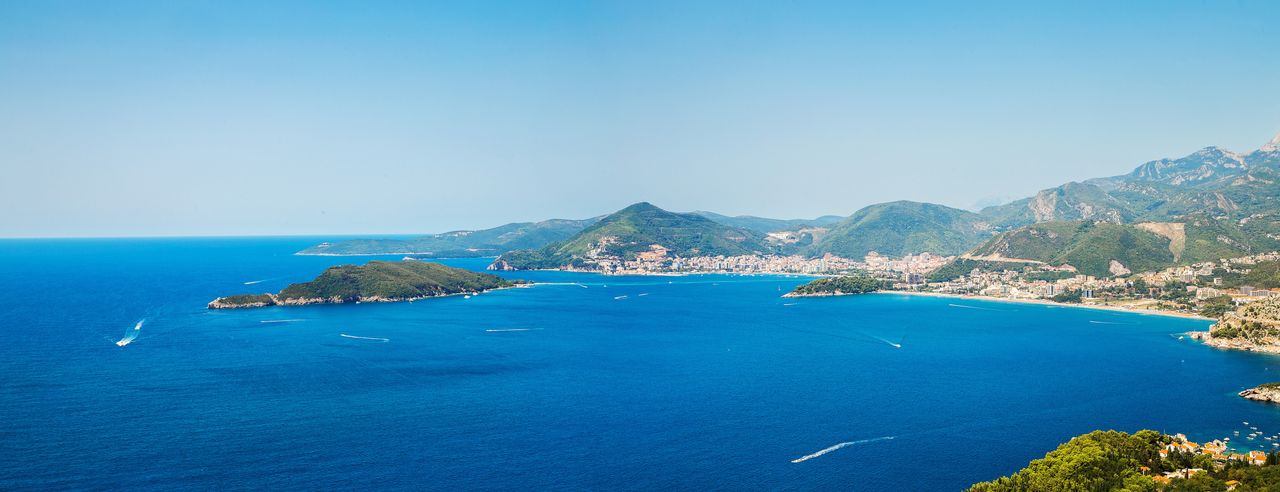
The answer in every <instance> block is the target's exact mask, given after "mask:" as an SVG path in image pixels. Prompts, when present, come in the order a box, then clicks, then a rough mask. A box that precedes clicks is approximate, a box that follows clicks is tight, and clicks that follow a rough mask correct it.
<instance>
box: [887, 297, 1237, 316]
mask: <svg viewBox="0 0 1280 492" xmlns="http://www.w3.org/2000/svg"><path fill="white" fill-rule="evenodd" d="M872 293H873V294H902V295H911V296H929V297H946V298H952V299H976V300H980V301H994V302H1007V303H1014V304H1041V305H1045V306H1055V307H1067V308H1077V309H1096V310H1100V311H1116V312H1122V313H1134V314H1144V315H1151V316H1173V317H1178V318H1190V319H1200V320H1205V321H1217V320H1215V319H1213V318H1206V317H1204V316H1200V315H1198V314H1191V313H1180V312H1177V311H1158V310H1155V309H1133V308H1128V307H1124V306H1103V305H1099V304H1069V303H1065V302H1054V301H1050V300H1045V299H1010V298H1007V297H992V296H979V295H964V294H944V293H940V292H918V291H910V290H884V291H878V292H872Z"/></svg>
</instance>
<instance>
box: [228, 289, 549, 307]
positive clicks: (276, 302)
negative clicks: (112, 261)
mask: <svg viewBox="0 0 1280 492" xmlns="http://www.w3.org/2000/svg"><path fill="white" fill-rule="evenodd" d="M530 285H533V284H532V283H522V284H517V285H513V286H511V287H496V288H493V289H484V290H478V291H474V292H454V293H449V294H437V295H429V296H416V297H381V296H370V297H365V296H360V297H356V298H354V299H351V298H342V297H328V298H324V297H298V298H292V299H280V296H278V295H276V294H262V295H263V296H267V297H270V300H269V301H267V300H263V301H254V302H248V303H236V302H228V301H227V299H229V298H232V297H238V296H227V297H219V298H217V299H214V300H212V301H209V304H208V307H209V309H249V308H260V307H270V306H314V305H317V304H360V303H364V302H413V301H420V300H423V299H435V298H439V297H450V296H476V295H480V294H483V293H485V292H491V291H495V290H502V289H513V288H519V287H528V286H530Z"/></svg>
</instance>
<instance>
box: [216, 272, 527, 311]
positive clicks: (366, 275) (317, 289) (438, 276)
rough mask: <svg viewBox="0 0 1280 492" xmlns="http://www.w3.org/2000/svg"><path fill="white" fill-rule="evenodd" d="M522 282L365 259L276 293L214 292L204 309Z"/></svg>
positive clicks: (408, 295)
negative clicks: (228, 294) (223, 294)
mask: <svg viewBox="0 0 1280 492" xmlns="http://www.w3.org/2000/svg"><path fill="white" fill-rule="evenodd" d="M524 283H526V282H524V281H513V280H507V279H504V278H501V277H498V276H496V275H490V274H487V273H477V272H472V271H470V270H464V269H461V268H453V267H449V266H445V265H441V264H439V263H431V262H421V261H371V262H369V263H367V264H365V265H338V266H333V267H329V268H328V269H326V270H325V271H324V273H321V274H320V276H318V277H316V278H315V280H312V281H310V282H304V283H299V284H291V285H289V286H288V287H285V288H284V290H281V291H280V292H279V293H276V294H242V295H233V296H226V297H219V298H217V299H214V300H213V301H212V302H210V303H209V309H234V308H254V307H265V306H303V305H309V304H342V303H348V302H396V301H412V300H417V299H425V298H428V297H440V296H448V295H456V294H477V293H480V292H485V291H489V290H494V289H502V288H507V287H515V286H518V285H521V284H524Z"/></svg>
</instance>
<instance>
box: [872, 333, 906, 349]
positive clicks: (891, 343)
mask: <svg viewBox="0 0 1280 492" xmlns="http://www.w3.org/2000/svg"><path fill="white" fill-rule="evenodd" d="M867 336H869V337H871V338H874V339H876V340H880V341H881V342H884V343H887V344H889V346H891V347H893V348H902V344H901V343H893V342H890V341H888V340H885V339H883V338H880V337H878V336H875V335H867Z"/></svg>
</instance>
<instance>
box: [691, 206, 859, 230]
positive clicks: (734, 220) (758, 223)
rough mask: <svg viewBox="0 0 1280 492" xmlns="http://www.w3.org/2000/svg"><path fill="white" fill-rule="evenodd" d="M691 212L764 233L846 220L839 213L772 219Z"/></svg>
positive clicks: (823, 225)
mask: <svg viewBox="0 0 1280 492" xmlns="http://www.w3.org/2000/svg"><path fill="white" fill-rule="evenodd" d="M690 213H692V214H696V215H701V216H703V217H706V218H708V219H711V220H713V221H716V222H718V223H721V224H724V225H727V226H729V227H737V228H739V229H748V230H752V231H756V232H764V233H769V232H776V231H786V230H790V229H796V228H800V227H827V226H830V225H832V224H835V223H837V222H840V221H841V220H844V217H840V216H837V215H823V216H822V217H818V218H816V219H770V218H767V217H755V216H751V215H738V216H733V217H730V216H728V215H721V214H718V213H715V212H707V211H702V210H699V211H696V212H690Z"/></svg>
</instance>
